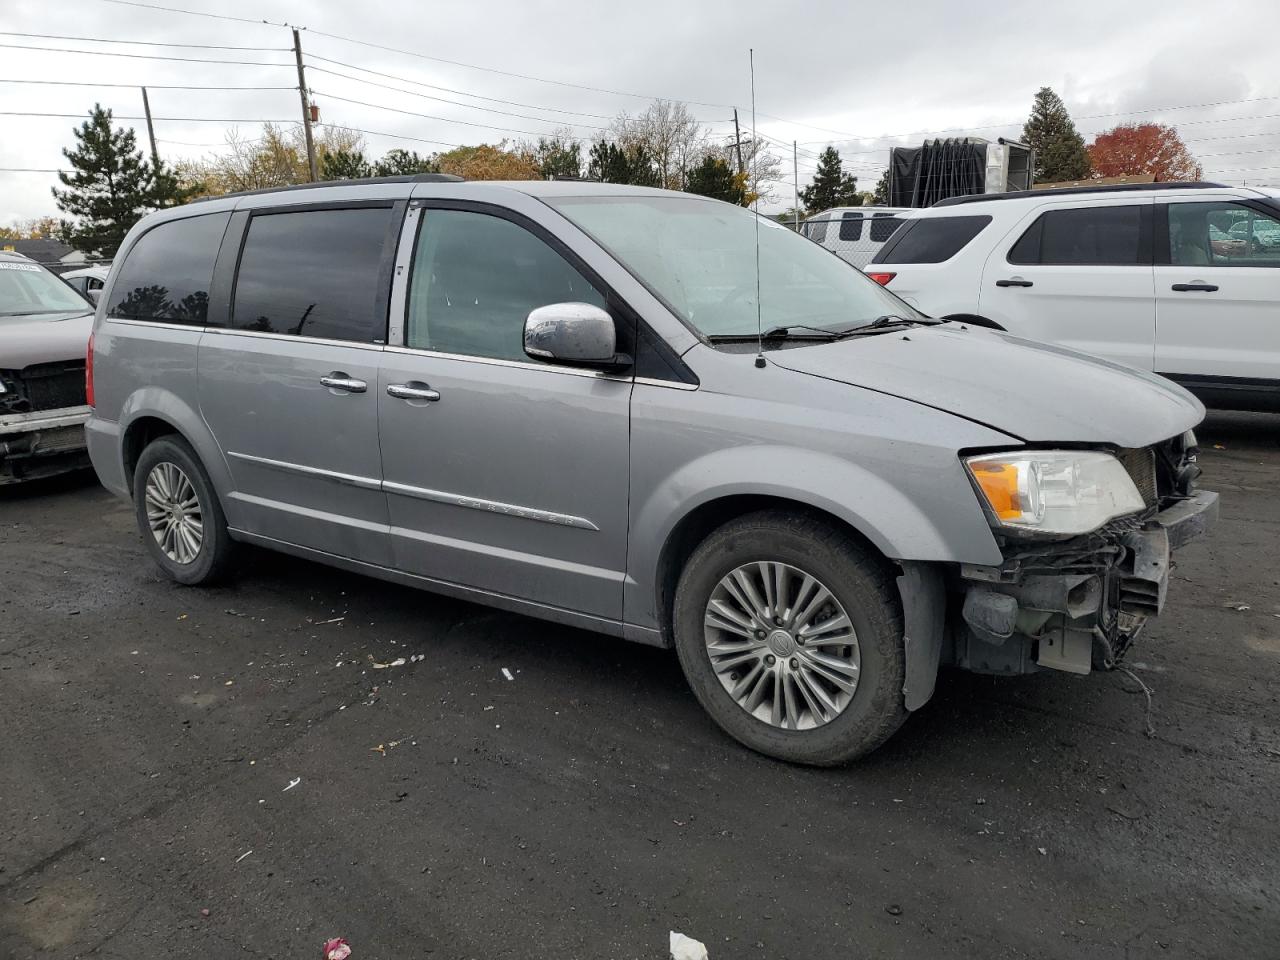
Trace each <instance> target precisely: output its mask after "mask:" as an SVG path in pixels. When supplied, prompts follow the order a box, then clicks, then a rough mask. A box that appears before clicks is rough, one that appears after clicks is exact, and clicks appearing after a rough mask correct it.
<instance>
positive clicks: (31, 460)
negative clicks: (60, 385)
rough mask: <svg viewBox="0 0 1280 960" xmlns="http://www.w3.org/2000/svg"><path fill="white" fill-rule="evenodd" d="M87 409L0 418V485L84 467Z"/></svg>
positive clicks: (67, 408)
mask: <svg viewBox="0 0 1280 960" xmlns="http://www.w3.org/2000/svg"><path fill="white" fill-rule="evenodd" d="M89 414H90V408H89V407H87V406H78V407H63V408H62V409H59V410H39V411H35V412H32V413H5V414H0V484H6V483H19V482H21V481H24V480H35V479H39V478H41V477H49V476H53V475H55V474H58V473H64V472H66V471H68V470H75V469H78V468H80V467H83V466H86V465H87V464H88V462H89V458H88V453H87V452H86V449H85V437H84V424H85V421H87V420H88V419H89Z"/></svg>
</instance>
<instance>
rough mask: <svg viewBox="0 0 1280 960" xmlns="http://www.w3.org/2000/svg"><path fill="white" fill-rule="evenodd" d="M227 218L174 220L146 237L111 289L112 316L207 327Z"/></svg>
mask: <svg viewBox="0 0 1280 960" xmlns="http://www.w3.org/2000/svg"><path fill="white" fill-rule="evenodd" d="M230 218H231V214H229V213H211V214H207V215H205V216H202V217H188V218H186V219H185V220H170V221H168V222H167V223H162V224H160V225H159V226H157V227H153V228H152V229H151V230H148V231H147V232H146V233H144V234H143V235H142V237H141V239H139V240H138V242H137V243H135V244H134V245H133V246H132V247H131V248H130V249H129V252H128V254H127V255H126V256H125V261H124V264H123V265H122V266H121V267H120V275H119V276H118V277H116V283H115V286H114V287H112V289H111V299H112V303H111V306H110V308H109V311H108V313H109V315H110V316H113V317H125V318H127V319H130V320H159V321H164V322H166V323H190V324H197V325H200V324H203V323H204V322H205V320H206V318H207V316H208V313H209V284H210V282H211V281H212V280H213V263H214V261H215V260H216V259H217V258H218V246H219V245H220V244H221V243H222V234H223V231H225V230H226V228H227V220H229V219H230Z"/></svg>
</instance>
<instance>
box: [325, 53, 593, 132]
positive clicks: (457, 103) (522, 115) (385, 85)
mask: <svg viewBox="0 0 1280 960" xmlns="http://www.w3.org/2000/svg"><path fill="white" fill-rule="evenodd" d="M308 69H309V70H311V71H313V72H316V73H325V74H328V75H329V76H332V77H342V78H343V79H344V80H352V81H354V82H356V83H364V84H368V85H369V86H371V87H381V88H382V89H383V90H394V91H396V92H397V93H404V94H408V95H409V96H411V97H422V98H423V99H426V100H435V101H437V102H439V103H448V104H452V105H453V106H455V107H465V108H467V109H470V110H484V111H485V112H487V113H497V114H501V115H502V116H504V117H519V118H520V119H522V120H537V121H539V122H541V123H568V121H566V120H548V119H547V118H545V117H534V116H530V115H529V114H527V113H512V112H511V111H510V110H499V109H497V108H496V107H482V106H480V105H479V104H476V103H463V102H462V101H461V100H449V99H447V98H445V97H437V96H433V95H432V94H429V93H419V92H418V91H416V90H404V89H401V88H400V87H393V86H391V84H389V83H378V82H377V81H375V80H365V79H362V78H361V77H353V76H350V75H348V74H345V73H339V72H338V71H336V70H326V69H325V68H324V67H314V66H311V65H309V64H308ZM588 116H589V114H588ZM603 119H608V118H603ZM577 125H578V126H584V127H586V126H591V125H590V124H585V123H579V124H577ZM591 129H593V130H603V129H605V128H604V127H594V126H592V127H591Z"/></svg>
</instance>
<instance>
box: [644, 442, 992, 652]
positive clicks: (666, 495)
mask: <svg viewBox="0 0 1280 960" xmlns="http://www.w3.org/2000/svg"><path fill="white" fill-rule="evenodd" d="M956 468H957V469H959V465H958V463H957V464H956ZM934 479H935V482H936V483H938V484H944V483H946V478H945V477H944V476H936V477H935V478H934ZM958 482H959V489H960V490H962V491H963V494H964V495H965V497H967V498H968V500H966V501H961V500H952V501H950V503H949V510H948V513H949V516H948V517H947V523H946V524H945V529H944V528H943V526H944V525H940V524H939V523H936V522H935V521H934V519H932V518H931V517H930V516H929V515H928V514H927V513H926V512H925V510H924V509H922V508H921V506H920V505H919V503H917V502H916V500H914V499H913V498H912V496H910V495H909V493H908V492H907V491H905V490H903V489H899V488H898V487H897V486H895V485H894V484H893V483H891V482H889V480H887V479H885V478H883V477H880V476H878V475H876V474H875V473H872V472H871V471H870V470H868V469H865V468H863V467H861V466H859V465H858V464H856V463H854V462H852V461H850V460H847V459H844V458H842V457H839V456H836V455H834V454H831V453H825V452H822V451H818V450H812V449H806V448H802V447H791V446H767V445H754V444H753V445H747V446H736V447H730V448H724V449H720V450H716V451H713V452H709V453H706V454H704V455H702V456H699V457H697V458H695V459H693V460H690V461H689V462H687V463H685V464H683V465H682V466H681V467H679V468H678V469H677V470H675V471H673V472H672V473H671V474H669V475H668V476H666V477H665V478H664V479H663V480H662V481H661V482H660V483H658V484H657V485H656V486H654V487H653V488H652V490H650V491H649V492H648V494H647V495H645V496H644V498H643V500H641V501H639V502H638V503H633V505H632V512H631V540H630V543H629V545H628V562H627V569H628V573H629V577H628V585H629V588H630V592H629V596H628V597H627V601H626V604H625V606H626V611H627V613H626V619H627V620H628V621H629V622H631V623H634V624H637V625H640V626H645V627H658V626H659V616H658V590H657V586H658V585H657V583H656V578H657V575H658V571H659V566H660V558H661V557H662V551H663V549H664V547H665V545H666V544H667V542H668V540H669V538H670V537H671V536H672V533H673V532H674V531H675V530H676V528H677V527H678V526H679V525H680V523H681V522H682V521H683V520H685V519H686V518H687V517H689V516H690V515H691V514H692V513H693V512H694V511H696V510H698V509H699V508H701V507H703V506H706V505H707V504H710V503H712V502H714V501H716V500H722V499H724V498H727V497H736V496H742V495H751V496H765V497H773V498H777V499H780V500H784V501H789V502H792V503H796V504H798V505H803V506H807V507H811V508H813V509H816V510H821V511H823V512H825V513H828V514H830V515H832V516H834V517H836V518H838V519H840V520H842V521H844V522H845V523H847V524H848V525H849V526H851V527H852V528H853V529H855V530H857V531H858V532H859V533H860V534H862V535H863V536H864V537H866V538H867V540H868V541H870V542H871V544H872V545H873V546H875V548H876V549H877V550H879V551H880V553H881V554H883V555H884V556H885V557H888V558H890V559H892V560H914V561H923V562H939V561H949V562H960V561H964V562H983V563H991V564H994V563H999V561H1000V551H999V548H998V547H997V546H996V543H995V539H994V537H993V536H992V534H991V529H990V527H989V526H988V524H987V521H986V518H985V517H984V515H983V513H982V510H981V508H980V507H979V506H978V504H977V501H976V500H975V499H973V494H972V493H971V490H970V489H969V487H968V484H967V483H965V482H964V481H963V479H962V478H961V479H959V481H958ZM635 492H636V491H635V489H634V487H633V494H634V493H635ZM978 557H982V558H985V559H984V560H981V561H979V560H977V559H976V558H978Z"/></svg>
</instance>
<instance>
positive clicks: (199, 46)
mask: <svg viewBox="0 0 1280 960" xmlns="http://www.w3.org/2000/svg"><path fill="white" fill-rule="evenodd" d="M0 37H34V38H37V39H40V40H77V41H79V42H81V43H128V44H131V45H134V46H144V47H182V48H184V49H188V50H254V51H259V52H269V53H287V52H289V51H290V50H292V49H293V48H292V47H229V46H219V45H217V44H211V43H168V42H164V41H161V40H111V39H107V38H103V37H68V36H64V35H62V34H57V33H19V32H17V31H16V30H0Z"/></svg>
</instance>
